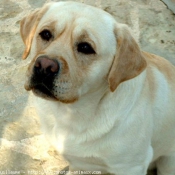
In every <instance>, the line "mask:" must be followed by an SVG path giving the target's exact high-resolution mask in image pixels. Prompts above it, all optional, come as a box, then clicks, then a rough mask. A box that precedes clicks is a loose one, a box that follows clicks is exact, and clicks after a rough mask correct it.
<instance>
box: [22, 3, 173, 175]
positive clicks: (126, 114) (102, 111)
mask: <svg viewBox="0 0 175 175" xmlns="http://www.w3.org/2000/svg"><path fill="white" fill-rule="evenodd" d="M45 28H47V29H49V30H50V31H52V32H53V33H54V39H53V41H51V42H49V43H46V42H45V41H44V42H43V41H41V40H40V39H39V32H41V31H42V30H43V29H45ZM21 36H22V38H23V41H24V43H25V45H26V49H25V52H24V55H23V58H24V59H25V58H26V57H27V56H28V55H29V57H30V59H32V61H31V63H30V65H29V69H28V72H27V81H26V84H25V88H26V89H27V90H32V89H30V80H31V75H32V73H33V72H32V71H33V66H34V63H35V60H36V59H37V57H38V56H41V55H43V54H45V55H48V56H51V57H56V58H57V59H58V61H59V62H61V63H62V65H63V67H64V71H63V72H64V74H63V73H62V72H61V73H60V75H59V76H58V77H56V80H55V84H57V85H59V87H58V89H57V90H59V91H61V92H62V94H58V93H57V91H56V90H55V91H54V92H53V93H54V95H55V97H56V99H57V100H56V101H50V100H45V99H43V98H38V97H36V100H37V102H36V105H37V107H38V114H39V115H40V118H41V123H42V127H43V131H44V133H45V134H46V136H47V138H48V140H49V141H50V142H51V143H52V145H53V146H54V147H55V148H56V150H57V151H58V152H59V153H61V154H62V155H63V156H64V157H65V158H66V160H68V161H69V163H70V173H69V174H71V171H77V170H84V171H91V172H93V171H101V173H102V174H105V173H111V174H114V175H146V172H147V170H148V169H149V167H152V166H153V165H155V166H156V167H157V169H158V175H175V68H174V66H173V65H172V64H170V63H169V62H168V61H166V60H165V59H163V58H161V57H159V56H155V55H152V54H149V53H146V52H143V51H141V50H140V48H139V46H138V44H137V43H136V41H135V40H134V38H133V37H132V35H131V34H130V32H129V29H128V27H127V26H126V25H123V24H119V23H117V22H116V21H115V20H114V18H113V17H112V16H111V15H110V14H108V13H106V12H104V11H103V10H100V9H97V8H95V7H91V6H87V5H85V4H80V3H75V2H58V3H51V4H47V5H46V6H45V7H44V8H42V9H41V10H37V11H35V12H34V13H33V14H31V15H30V16H29V17H26V18H24V19H23V20H22V22H21ZM81 41H88V42H90V43H91V44H92V45H93V47H94V49H95V51H96V54H95V55H93V56H92V55H83V54H81V53H77V51H76V43H77V42H81ZM38 95H39V96H41V94H38Z"/></svg>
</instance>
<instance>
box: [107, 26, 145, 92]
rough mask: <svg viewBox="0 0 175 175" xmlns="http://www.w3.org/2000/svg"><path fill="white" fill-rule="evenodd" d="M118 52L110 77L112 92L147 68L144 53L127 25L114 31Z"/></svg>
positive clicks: (117, 27)
mask: <svg viewBox="0 0 175 175" xmlns="http://www.w3.org/2000/svg"><path fill="white" fill-rule="evenodd" d="M114 33H115V37H116V42H117V51H116V55H115V57H114V60H113V64H112V67H111V70H110V72H109V75H108V82H109V86H110V90H111V91H112V92H114V91H115V89H116V88H117V86H118V85H119V84H120V83H121V82H124V81H126V80H129V79H132V78H134V77H136V76H137V75H139V74H140V73H141V72H142V71H143V70H144V69H145V68H146V66H147V63H146V60H145V58H144V56H143V55H142V52H141V50H140V48H139V46H138V44H137V42H136V41H135V39H134V38H133V37H132V35H131V33H130V31H129V29H128V27H127V26H126V25H120V26H116V27H115V29H114Z"/></svg>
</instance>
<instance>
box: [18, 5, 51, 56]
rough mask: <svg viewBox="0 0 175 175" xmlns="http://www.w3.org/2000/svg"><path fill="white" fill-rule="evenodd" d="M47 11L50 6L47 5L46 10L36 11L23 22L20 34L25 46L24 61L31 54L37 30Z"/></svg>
mask: <svg viewBox="0 0 175 175" xmlns="http://www.w3.org/2000/svg"><path fill="white" fill-rule="evenodd" d="M47 9H48V6H47V5H46V6H44V8H42V9H37V10H35V11H34V12H33V13H31V14H30V15H29V16H26V17H24V18H23V19H22V20H21V23H20V34H21V37H22V39H23V42H24V44H25V51H24V53H23V56H22V58H23V59H26V58H27V56H28V55H29V53H30V48H31V44H32V40H33V37H34V34H35V31H36V28H37V26H38V23H39V21H40V20H41V18H42V16H43V15H44V13H45V12H46V11H47Z"/></svg>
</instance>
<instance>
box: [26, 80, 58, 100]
mask: <svg viewBox="0 0 175 175" xmlns="http://www.w3.org/2000/svg"><path fill="white" fill-rule="evenodd" d="M24 88H25V89H26V90H27V91H30V90H32V92H33V93H34V94H35V95H37V96H39V97H42V98H47V99H50V100H57V98H56V97H55V96H54V95H53V94H52V93H51V91H50V90H49V89H48V88H47V87H46V86H45V85H44V84H42V83H41V84H37V85H33V86H32V85H28V84H25V85H24Z"/></svg>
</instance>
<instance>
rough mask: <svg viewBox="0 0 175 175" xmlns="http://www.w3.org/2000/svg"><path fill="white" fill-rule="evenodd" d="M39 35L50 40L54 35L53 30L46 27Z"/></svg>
mask: <svg viewBox="0 0 175 175" xmlns="http://www.w3.org/2000/svg"><path fill="white" fill-rule="evenodd" d="M39 35H40V36H41V38H42V39H43V40H46V41H49V40H50V39H51V38H52V37H53V36H52V34H51V32H50V31H49V30H46V29H45V30H43V31H42V32H40V33H39Z"/></svg>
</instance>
